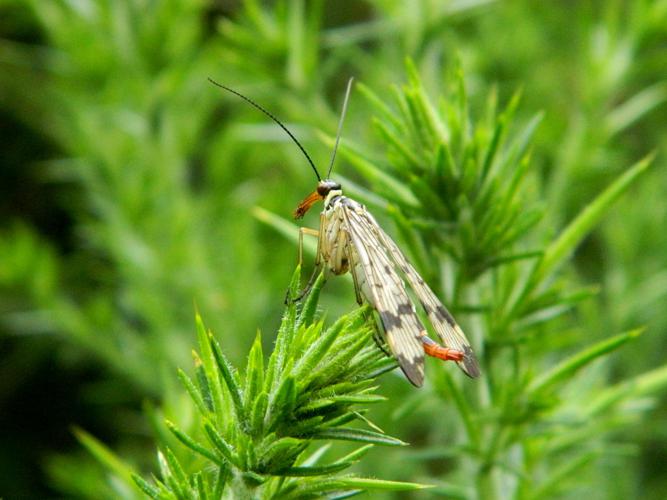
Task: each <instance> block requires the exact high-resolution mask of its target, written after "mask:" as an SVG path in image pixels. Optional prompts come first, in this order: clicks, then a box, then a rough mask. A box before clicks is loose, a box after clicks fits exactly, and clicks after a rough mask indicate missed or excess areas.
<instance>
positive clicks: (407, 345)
mask: <svg viewBox="0 0 667 500" xmlns="http://www.w3.org/2000/svg"><path fill="white" fill-rule="evenodd" d="M345 201H346V202H347V203H343V204H342V205H341V206H342V209H343V212H344V214H345V215H344V217H345V221H346V224H345V225H346V229H347V231H348V234H349V238H350V242H351V244H352V246H353V247H354V248H353V252H350V254H351V256H352V260H353V262H352V271H353V272H354V273H355V276H356V279H355V281H357V282H359V281H360V280H365V283H363V284H362V285H360V286H361V288H362V290H361V291H362V293H363V294H364V295H365V296H366V299H367V300H368V301H369V302H370V303H371V305H372V306H373V307H374V308H375V310H376V311H377V313H378V316H379V317H380V321H381V322H382V326H383V328H384V331H385V334H386V337H387V343H388V344H389V348H390V349H391V351H392V353H393V354H394V356H396V359H397V360H398V363H399V365H400V367H401V369H402V370H403V373H405V376H406V377H407V378H408V380H409V381H410V382H411V383H412V384H413V385H415V386H417V387H421V385H422V384H423V383H424V347H423V344H422V340H421V338H422V336H424V335H426V329H425V328H424V325H423V324H422V323H421V321H420V320H419V317H418V316H417V313H416V311H415V307H414V305H413V304H412V301H411V300H410V297H409V296H408V294H407V291H406V290H405V285H404V283H403V280H402V279H401V277H400V276H399V274H398V272H397V270H396V267H395V263H394V262H393V261H392V259H391V258H390V257H389V255H388V254H387V251H386V250H385V248H384V245H383V243H382V241H381V240H380V239H379V238H378V233H377V232H376V231H374V230H373V228H372V226H371V223H370V221H369V219H368V218H367V217H366V216H365V215H366V211H365V210H364V209H363V207H362V206H361V205H358V204H357V203H356V202H353V201H352V200H349V199H346V200H345Z"/></svg>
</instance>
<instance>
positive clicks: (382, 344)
mask: <svg viewBox="0 0 667 500" xmlns="http://www.w3.org/2000/svg"><path fill="white" fill-rule="evenodd" d="M365 316H366V321H372V322H373V342H375V345H376V346H378V348H379V349H380V350H381V351H382V352H383V353H384V355H385V356H387V357H388V358H392V357H393V356H394V355H393V354H392V353H391V352H389V351H388V350H387V342H386V340H385V339H384V337H383V336H382V332H381V331H380V328H381V327H380V325H379V324H378V321H377V319H376V318H375V315H371V316H370V317H369V316H368V315H365Z"/></svg>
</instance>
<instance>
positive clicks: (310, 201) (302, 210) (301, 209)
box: [294, 191, 323, 219]
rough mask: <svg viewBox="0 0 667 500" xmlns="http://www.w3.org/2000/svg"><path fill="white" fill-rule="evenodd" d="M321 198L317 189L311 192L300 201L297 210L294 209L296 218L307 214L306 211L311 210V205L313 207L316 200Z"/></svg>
mask: <svg viewBox="0 0 667 500" xmlns="http://www.w3.org/2000/svg"><path fill="white" fill-rule="evenodd" d="M321 199H323V198H322V196H321V195H320V194H319V193H318V192H317V191H313V192H312V193H310V194H309V195H308V196H306V198H305V199H304V200H303V201H302V202H301V203H299V206H298V207H296V210H295V211H294V218H295V219H300V218H301V217H303V216H304V215H306V212H307V211H308V210H310V207H312V206H313V205H314V204H315V202H316V201H318V200H321Z"/></svg>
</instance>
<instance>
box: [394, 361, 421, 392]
mask: <svg viewBox="0 0 667 500" xmlns="http://www.w3.org/2000/svg"><path fill="white" fill-rule="evenodd" d="M396 359H398V365H399V366H400V367H401V370H403V373H405V376H406V377H407V378H408V380H409V381H410V383H411V384H412V385H414V386H415V387H421V386H422V385H423V384H424V368H423V365H424V360H423V359H415V360H413V359H408V358H406V357H405V356H402V355H400V354H399V355H398V356H396Z"/></svg>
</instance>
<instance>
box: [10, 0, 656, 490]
mask: <svg viewBox="0 0 667 500" xmlns="http://www.w3.org/2000/svg"><path fill="white" fill-rule="evenodd" d="M408 57H409V58H411V59H412V61H414V64H415V66H416V68H417V70H418V72H419V74H420V75H421V78H422V80H423V82H424V86H425V88H426V89H427V91H428V93H429V94H430V95H431V96H432V97H433V99H434V100H436V98H437V97H438V96H439V95H444V94H445V92H444V84H443V83H442V82H443V80H445V81H446V80H447V77H446V75H451V74H454V73H456V72H457V71H458V70H459V68H460V69H461V70H462V72H463V75H464V80H465V86H466V89H467V99H468V103H469V106H470V109H471V111H472V113H473V114H474V113H477V114H482V113H483V110H484V109H485V107H484V106H485V103H486V102H487V99H488V96H489V95H490V94H493V93H497V96H498V101H499V102H500V103H501V107H504V106H505V105H506V104H507V103H508V102H509V100H510V98H511V96H512V95H513V94H515V93H516V92H517V91H518V90H520V91H521V95H522V98H521V104H520V106H519V108H518V110H517V112H516V118H515V119H516V121H517V122H518V123H526V122H528V120H530V118H531V117H533V116H535V115H536V114H537V113H539V112H543V113H544V115H543V119H542V122H541V123H540V125H539V127H538V129H537V131H536V133H535V136H534V137H533V139H532V146H531V149H532V155H531V159H530V162H531V165H532V166H531V168H532V170H533V172H535V173H536V174H537V178H538V181H536V182H534V183H532V184H531V190H532V191H531V193H530V195H531V197H532V198H533V199H534V200H537V202H538V203H539V204H540V205H542V206H544V207H547V209H546V216H545V218H544V219H543V220H542V221H541V222H540V224H541V225H542V227H543V228H548V229H546V232H547V233H548V232H549V231H551V233H552V234H555V232H557V231H558V230H560V229H561V228H562V227H563V226H564V225H565V224H566V223H567V222H568V221H569V220H571V219H572V218H573V217H574V216H575V215H576V214H577V213H579V212H580V211H581V209H582V207H584V206H585V205H586V203H588V202H589V201H590V200H591V199H593V198H594V197H595V196H596V195H597V194H599V193H600V192H601V191H602V190H603V189H604V188H605V187H606V186H608V185H609V184H610V183H611V182H612V181H613V179H615V178H617V177H618V176H619V175H620V174H622V173H623V172H624V171H625V170H626V169H627V168H628V167H629V166H630V165H631V164H633V163H635V162H636V161H637V160H638V159H640V158H641V157H644V156H645V155H647V154H649V153H651V152H654V151H655V152H656V153H657V156H656V157H655V159H654V160H653V165H652V167H651V168H650V169H649V170H648V171H647V173H645V174H644V175H643V177H642V178H641V179H640V180H639V181H638V182H637V183H636V185H634V186H633V188H632V190H631V192H630V193H629V194H626V195H625V196H624V197H623V198H621V199H620V200H619V202H618V203H617V204H616V205H615V207H614V209H613V210H612V211H611V213H610V214H609V215H608V216H607V217H606V218H605V219H604V222H603V223H602V224H601V225H600V226H598V228H597V230H596V231H595V232H594V233H593V234H592V235H591V236H589V237H588V238H587V239H586V240H585V241H584V242H583V244H582V245H581V246H580V247H579V248H578V250H577V252H576V254H575V255H574V256H573V258H572V260H571V262H570V263H568V269H567V273H566V274H567V275H568V278H569V279H570V280H573V281H574V282H576V283H579V284H581V285H584V286H586V285H599V287H600V289H599V290H600V291H599V293H598V294H596V295H595V296H594V297H591V298H589V299H588V301H587V302H585V303H584V305H583V306H582V307H581V308H580V309H578V312H577V313H576V314H574V313H572V314H571V315H570V316H569V321H570V324H576V325H577V331H578V332H584V333H585V334H586V336H589V338H582V339H579V340H578V341H579V342H580V345H587V344H588V342H589V341H593V340H600V339H604V338H606V337H608V336H611V335H612V334H615V333H618V332H622V331H627V330H629V329H631V328H636V327H639V326H645V327H646V330H645V332H644V334H643V335H642V336H641V337H640V338H638V339H637V340H636V341H634V342H632V343H630V344H629V345H627V346H625V347H624V348H623V349H621V350H620V351H619V352H617V353H615V354H614V355H613V356H611V357H610V358H609V359H605V365H604V370H603V373H602V375H601V377H602V378H603V379H604V380H605V381H606V382H605V383H608V384H615V383H619V382H622V381H624V380H629V379H632V377H635V376H638V375H640V374H642V373H645V372H648V371H649V370H652V369H657V368H658V367H660V365H662V364H663V363H664V362H665V359H664V358H665V355H664V353H665V352H666V350H667V341H666V340H665V339H666V338H667V337H666V336H665V333H666V332H667V307H665V299H666V298H667V266H666V265H667V231H665V228H667V198H666V195H665V192H666V189H667V170H666V169H665V161H664V153H663V151H664V147H665V145H666V142H667V120H665V117H666V116H667V106H665V100H666V99H667V73H666V69H667V1H659V0H658V1H648V0H645V1H644V0H640V1H627V2H624V1H566V2H531V1H528V0H523V1H521V0H516V1H508V2H500V1H496V2H494V1H488V0H468V1H466V0H460V1H455V0H453V1H435V0H433V1H428V0H419V1H414V2H408V1H405V2H401V1H392V0H367V1H359V2H352V1H333V0H332V1H313V2H307V1H294V2H259V1H247V2H243V1H205V0H166V1H162V2H154V1H148V0H122V1H119V0H116V1H112V0H108V1H104V0H76V1H74V0H72V1H65V0H62V1H61V0H58V1H48V2H45V1H39V0H0V130H1V131H2V133H1V135H0V141H1V150H0V158H1V159H2V162H1V169H0V345H1V352H2V358H1V359H2V362H1V363H0V429H1V432H0V496H2V497H3V498H44V497H81V498H102V496H96V492H99V491H101V490H102V486H101V485H102V484H103V483H104V484H107V483H108V482H109V481H111V480H110V479H109V475H108V473H107V472H106V471H105V470H104V469H103V468H102V467H100V466H99V465H97V463H96V462H95V461H94V459H93V458H92V457H91V456H90V455H89V454H88V453H87V452H86V451H85V450H84V449H83V448H82V446H81V445H80V444H79V443H78V442H77V440H76V439H75V438H74V436H73V434H72V432H71V430H72V426H78V427H81V428H83V429H85V430H86V431H87V432H90V433H91V434H92V435H94V436H96V437H97V438H98V439H100V440H101V441H102V442H104V443H105V444H106V445H108V446H109V447H110V448H111V449H113V450H114V451H115V452H117V453H118V454H119V455H120V456H122V457H123V458H124V459H125V460H126V461H127V462H129V463H131V464H133V466H135V467H137V470H141V471H142V472H146V471H150V470H154V469H155V465H154V460H155V459H154V456H155V441H154V439H155V437H154V433H153V429H152V427H151V425H149V423H148V419H147V416H146V415H147V414H151V412H154V411H155V410H154V407H163V408H165V412H166V413H170V412H172V413H178V412H179V411H185V410H184V409H183V406H182V405H184V404H185V399H184V395H183V391H182V389H181V388H180V387H179V386H178V383H177V381H176V377H175V374H176V368H177V367H183V368H189V367H190V365H191V357H190V350H191V348H192V347H193V346H194V344H195V336H194V326H193V312H194V309H195V304H196V307H197V308H198V309H199V310H200V311H201V314H202V316H203V317H204V318H205V320H206V323H207V324H208V326H209V327H210V328H211V329H212V330H213V331H214V332H215V333H216V334H217V335H218V338H219V339H220V341H221V344H222V346H223V348H224V349H225V352H226V353H227V354H228V356H229V357H230V358H231V359H232V360H233V361H234V362H236V363H237V365H241V363H242V362H243V360H244V359H245V356H246V354H247V351H248V349H249V348H250V346H251V343H252V341H253V339H254V336H255V332H256V330H257V329H258V328H260V329H261V330H262V331H263V332H264V336H265V339H266V342H267V344H266V347H267V348H270V345H271V335H272V332H274V331H275V329H276V327H277V325H278V324H279V320H280V315H281V312H282V308H283V297H284V293H285V290H286V287H287V283H288V281H289V278H290V276H291V273H292V270H293V267H294V264H295V261H296V246H295V245H294V243H293V240H292V241H290V240H289V239H285V238H284V237H283V236H282V235H281V234H280V233H279V232H277V231H275V229H274V228H272V227H270V225H267V224H265V223H263V222H262V221H261V220H259V219H260V218H261V217H258V216H257V210H256V207H261V208H262V209H265V210H268V211H270V212H273V213H276V214H279V215H281V216H283V217H285V218H287V219H288V218H289V217H290V214H291V211H292V210H293V209H294V207H295V206H296V204H297V203H298V201H300V200H301V199H302V198H303V197H304V196H305V194H307V193H309V192H310V191H312V189H313V187H314V185H315V179H314V176H313V173H312V171H311V170H310V169H309V167H308V166H307V164H306V163H305V161H304V160H303V158H302V157H301V156H300V152H299V151H298V149H297V148H296V147H294V145H293V144H291V143H289V142H288V140H287V138H286V137H285V136H284V134H283V133H282V132H281V131H280V130H279V129H278V128H277V127H276V126H275V125H274V124H272V123H271V122H270V121H268V120H267V119H266V117H264V116H262V115H260V114H258V113H257V111H256V110H254V109H252V108H250V107H249V106H247V105H246V104H244V103H243V102H240V101H239V100H238V99H236V98H234V97H233V96H230V95H227V94H223V93H221V91H219V89H216V88H215V87H213V86H212V85H211V84H209V83H208V82H207V80H206V79H207V77H212V78H214V79H215V80H217V81H220V82H223V83H224V84H226V85H229V86H231V87H233V88H235V89H238V90H239V91H240V92H242V93H244V94H246V95H248V96H251V97H252V98H253V99H255V100H256V101H258V102H260V103H262V104H263V105H264V106H265V107H267V108H268V109H270V110H272V111H273V112H275V113H276V114H277V115H278V116H280V117H281V118H282V119H283V120H284V121H285V122H286V124H287V125H288V127H290V129H291V130H292V131H293V132H294V133H295V135H297V136H298V137H299V138H300V139H301V140H302V141H303V142H304V144H305V145H306V147H307V148H308V150H309V151H310V152H311V154H312V156H313V157H314V159H315V161H316V163H317V164H318V165H326V164H327V160H328V157H329V152H330V148H329V146H328V144H326V143H325V141H322V140H320V137H321V136H319V135H318V134H317V133H316V132H317V131H318V130H321V131H323V132H325V133H326V134H333V133H334V132H335V126H336V122H337V117H338V110H339V107H340V102H341V98H342V94H343V91H344V86H345V82H346V81H347V79H348V77H349V76H351V75H353V76H355V78H356V79H357V81H360V82H363V84H364V85H365V86H366V87H368V88H369V89H371V90H372V91H373V92H374V93H375V94H376V95H378V96H380V97H382V98H384V97H385V96H388V95H391V93H392V92H393V91H392V88H393V86H395V85H400V84H401V83H403V82H405V81H406V71H405V65H404V61H405V60H406V58H408ZM372 116H373V112H372V110H371V106H370V105H369V102H368V100H367V99H365V98H364V97H363V96H362V95H360V93H353V96H352V101H351V103H350V110H349V113H348V118H347V122H346V126H345V133H344V137H345V136H349V137H352V138H354V141H355V143H358V144H364V146H365V147H366V148H368V150H371V151H379V152H380V153H381V152H382V150H383V148H382V146H381V141H379V140H378V135H377V134H376V133H374V131H373V127H372ZM343 140H344V139H343ZM320 169H322V167H320ZM336 172H338V173H339V174H340V175H341V176H343V177H344V178H346V179H347V178H350V179H354V181H355V184H357V183H358V184H359V185H362V186H366V187H369V186H371V184H372V183H369V182H368V180H367V179H365V178H364V176H363V175H362V174H360V173H359V172H357V171H355V169H354V168H353V167H351V166H350V165H349V164H346V162H345V161H344V159H341V160H339V163H338V165H337V167H336ZM334 177H335V175H334ZM377 215H378V218H379V219H381V220H386V218H385V217H384V216H383V214H382V213H378V214H377ZM306 225H309V226H311V227H316V225H317V214H310V215H309V216H308V217H307V218H306ZM387 229H388V231H389V232H390V233H392V234H395V230H394V228H393V227H392V226H391V224H388V228H387ZM321 307H323V308H324V309H325V310H326V311H327V315H328V317H329V318H335V317H336V315H338V314H340V313H342V312H346V311H349V310H351V309H352V308H353V307H354V294H353V291H352V287H351V285H350V283H349V282H347V281H346V280H332V281H330V282H329V283H328V284H327V287H326V289H325V292H324V296H323V301H322V303H321ZM539 356H542V357H543V358H544V360H545V364H546V365H549V362H550V361H549V360H550V358H549V356H550V354H549V353H546V352H542V353H540V354H539ZM438 368H439V369H441V368H442V367H438ZM533 375H534V374H533ZM585 380H586V379H584V380H583V382H585ZM581 382H582V381H579V382H578V383H581ZM663 385H664V384H661V383H660V384H658V383H656V390H654V391H646V392H647V393H646V394H638V395H637V396H638V397H637V398H635V399H633V401H632V405H634V406H633V407H632V408H630V410H632V411H631V413H632V415H631V416H628V414H625V413H623V414H620V413H619V416H618V419H619V422H616V424H617V426H616V427H614V426H610V429H611V427H613V429H615V430H613V431H612V432H609V433H607V434H605V436H604V438H601V439H600V442H598V443H597V445H598V446H599V447H600V448H599V449H600V450H602V453H599V454H598V455H597V456H596V458H595V459H594V460H591V461H590V463H587V464H586V465H585V466H584V465H583V464H582V465H581V468H580V469H578V470H575V471H570V474H569V475H570V476H572V477H569V478H568V480H571V479H573V478H574V479H576V480H579V481H580V482H581V483H584V484H585V486H584V488H585V490H584V491H586V492H587V494H589V496H590V497H591V498H628V497H642V498H656V499H657V498H664V494H665V492H667V473H665V469H664V463H666V462H667V426H665V425H664V422H665V418H666V417H667V404H665V399H664V391H662V388H663ZM381 386H382V387H381V392H382V393H383V394H385V395H386V396H388V398H389V400H388V401H387V402H386V403H384V404H382V405H379V406H378V407H376V408H374V418H375V419H376V420H378V421H380V422H381V423H382V425H383V428H384V429H385V431H387V432H388V433H390V434H392V435H395V436H397V437H399V438H401V439H405V440H407V441H410V442H412V443H414V446H413V447H411V448H410V449H399V450H393V449H392V450H389V452H386V453H384V452H383V453H382V454H381V453H380V452H378V451H376V452H375V455H372V456H371V458H369V459H368V461H367V462H364V463H363V466H360V469H359V470H362V471H363V473H364V474H366V475H371V476H376V477H382V478H384V479H397V480H423V481H424V482H427V483H430V484H433V483H434V481H437V480H438V479H446V478H447V474H448V471H449V470H450V469H452V468H453V465H452V464H451V463H449V461H451V460H454V459H453V458H449V459H447V458H443V455H442V454H439V455H438V454H433V453H434V452H433V449H432V448H431V445H433V444H434V443H433V442H431V441H430V440H432V439H436V440H437V437H434V434H435V435H436V436H437V434H438V428H437V426H438V425H439V423H440V422H441V419H442V414H443V412H447V411H448V406H446V405H445V404H444V403H443V402H442V401H436V402H433V401H432V399H428V392H427V391H426V392H424V393H423V394H422V393H418V395H417V396H413V394H415V393H414V392H413V389H412V388H411V387H410V386H409V385H408V384H407V383H405V382H404V381H403V380H401V379H400V378H399V377H393V376H385V377H383V378H382V379H381ZM629 390H631V389H629ZM408 397H410V398H415V397H416V398H418V399H417V400H411V405H412V406H408V407H405V406H400V403H402V402H403V401H404V400H405V399H406V398H408ZM626 409H627V408H626ZM399 410H400V411H399ZM620 420H622V422H620ZM429 426H434V428H433V430H432V432H428V431H426V430H425V428H428V427H429ZM443 446H444V444H443ZM592 446H595V445H592ZM429 450H430V452H431V453H432V454H431V455H429ZM420 451H421V452H422V453H421V454H420ZM444 456H446V454H445V455H444ZM434 457H435V458H434ZM448 460H449V461H448ZM507 491H508V492H509V491H512V490H511V488H510V486H508V490H507ZM581 491H582V490H577V489H574V490H570V491H569V493H563V495H565V496H567V495H568V494H569V495H571V496H576V495H578V494H581ZM450 493H451V492H450ZM437 494H438V493H437V492H430V493H420V497H424V498H426V497H429V496H430V495H437ZM440 494H444V493H443V491H440ZM463 496H465V495H463ZM109 497H113V495H111V496H109ZM128 497H131V494H130V493H128Z"/></svg>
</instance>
